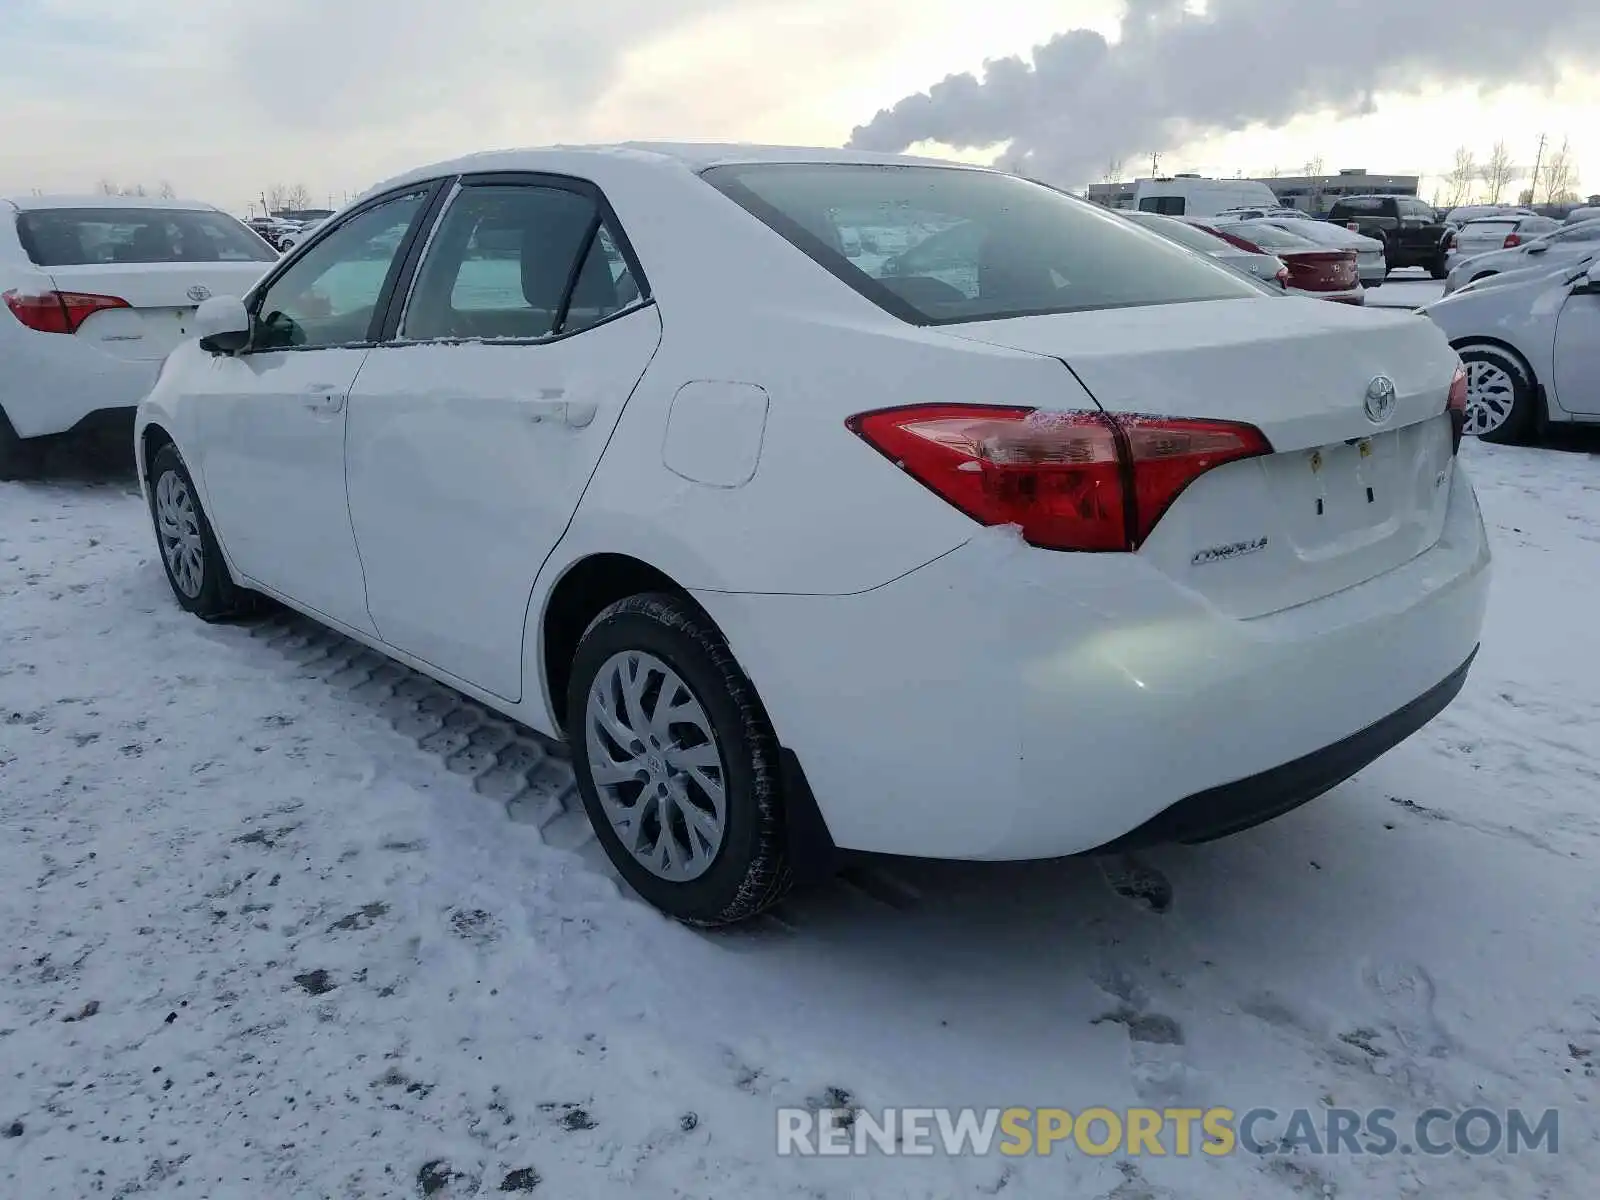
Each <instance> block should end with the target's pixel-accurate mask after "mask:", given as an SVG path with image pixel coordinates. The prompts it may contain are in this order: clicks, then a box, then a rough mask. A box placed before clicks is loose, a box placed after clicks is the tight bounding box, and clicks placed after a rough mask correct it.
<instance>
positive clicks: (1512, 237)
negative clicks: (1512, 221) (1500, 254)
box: [1500, 233, 1522, 250]
mask: <svg viewBox="0 0 1600 1200" xmlns="http://www.w3.org/2000/svg"><path fill="white" fill-rule="evenodd" d="M1520 245H1522V235H1521V234H1520V233H1508V234H1506V244H1505V245H1504V246H1502V247H1500V248H1501V249H1502V250H1510V249H1511V248H1512V247H1513V246H1520Z"/></svg>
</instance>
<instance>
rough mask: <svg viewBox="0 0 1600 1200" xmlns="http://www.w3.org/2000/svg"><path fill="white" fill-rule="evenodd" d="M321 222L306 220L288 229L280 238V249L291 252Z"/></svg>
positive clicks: (285, 252)
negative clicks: (296, 226)
mask: <svg viewBox="0 0 1600 1200" xmlns="http://www.w3.org/2000/svg"><path fill="white" fill-rule="evenodd" d="M321 224H322V222H321V221H305V222H303V223H302V224H300V226H299V227H298V228H295V229H290V230H288V231H287V232H285V233H284V234H282V235H281V236H280V237H279V238H278V249H279V250H280V251H281V252H283V253H284V254H287V253H289V251H291V250H293V249H294V248H295V247H296V246H298V245H299V244H300V243H301V242H303V241H305V240H306V238H308V237H310V236H311V234H312V233H314V232H315V231H316V228H317V226H319V225H321Z"/></svg>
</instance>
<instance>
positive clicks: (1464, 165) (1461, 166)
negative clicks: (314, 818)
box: [1444, 146, 1478, 208]
mask: <svg viewBox="0 0 1600 1200" xmlns="http://www.w3.org/2000/svg"><path fill="white" fill-rule="evenodd" d="M1444 178H1445V182H1446V183H1447V184H1449V186H1450V207H1451V208H1455V207H1456V206H1457V205H1460V204H1465V203H1467V202H1468V201H1469V200H1471V199H1472V185H1473V184H1474V183H1476V182H1477V179H1478V160H1477V159H1476V158H1474V157H1473V155H1472V151H1471V149H1469V148H1468V147H1466V146H1457V147H1456V160H1455V165H1453V166H1452V167H1451V168H1450V170H1449V171H1448V172H1447V173H1446V174H1445V177H1444Z"/></svg>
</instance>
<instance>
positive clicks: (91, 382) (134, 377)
mask: <svg viewBox="0 0 1600 1200" xmlns="http://www.w3.org/2000/svg"><path fill="white" fill-rule="evenodd" d="M0 358H3V359H4V360H5V370H4V371H3V372H0V407H4V409H5V411H6V415H7V416H8V417H9V418H10V419H11V424H12V426H13V427H14V428H15V429H16V431H17V435H18V436H19V437H24V438H33V437H44V436H45V435H47V434H53V433H66V432H67V431H68V430H71V429H73V428H75V427H76V426H77V425H78V424H79V423H80V422H82V421H84V420H85V419H86V418H89V417H90V416H91V414H97V413H101V412H103V411H106V410H115V411H122V410H128V411H131V410H133V409H135V408H137V407H138V405H139V401H141V400H143V399H144V398H145V396H146V395H147V394H148V393H149V391H150V389H151V388H152V387H154V386H155V382H156V377H157V376H158V375H159V374H160V373H161V364H160V363H159V362H137V361H130V360H127V359H120V358H113V357H112V356H110V355H108V354H105V353H103V352H102V351H100V350H97V349H95V348H94V347H93V346H87V345H84V344H83V342H82V341H81V340H80V339H78V338H75V337H68V336H64V335H61V334H47V333H33V332H31V331H29V332H27V333H26V334H21V335H17V336H14V337H7V338H6V339H5V342H4V345H3V346H0ZM96 419H97V420H98V419H100V418H96Z"/></svg>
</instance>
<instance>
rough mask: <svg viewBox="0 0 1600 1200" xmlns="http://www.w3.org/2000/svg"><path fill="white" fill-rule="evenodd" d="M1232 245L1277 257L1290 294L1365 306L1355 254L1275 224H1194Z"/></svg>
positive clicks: (1207, 222)
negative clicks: (1320, 243)
mask: <svg viewBox="0 0 1600 1200" xmlns="http://www.w3.org/2000/svg"><path fill="white" fill-rule="evenodd" d="M1190 224H1192V225H1195V226H1197V227H1198V228H1200V229H1204V230H1206V231H1207V232H1209V233H1214V234H1216V235H1217V236H1218V237H1219V238H1222V239H1223V240H1224V241H1226V242H1227V243H1228V244H1229V245H1232V246H1237V247H1238V248H1239V249H1241V250H1245V251H1248V252H1250V253H1252V254H1275V255H1277V256H1278V257H1279V258H1280V259H1282V260H1283V265H1284V266H1286V267H1288V268H1289V284H1288V290H1289V292H1290V294H1291V295H1299V296H1309V297H1311V298H1312V299H1314V300H1336V301H1338V302H1339V303H1341V304H1365V303H1366V302H1367V296H1366V292H1365V291H1364V290H1363V289H1362V287H1361V276H1360V273H1359V272H1358V271H1357V269H1356V252H1355V251H1354V250H1341V249H1337V248H1333V247H1329V246H1323V245H1319V244H1318V243H1316V242H1313V241H1311V240H1309V239H1307V238H1303V237H1300V236H1299V235H1298V234H1294V233H1290V232H1289V231H1288V230H1286V229H1279V228H1278V227H1277V226H1275V225H1263V224H1262V223H1261V222H1259V221H1249V222H1243V221H1191V222H1190Z"/></svg>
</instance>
